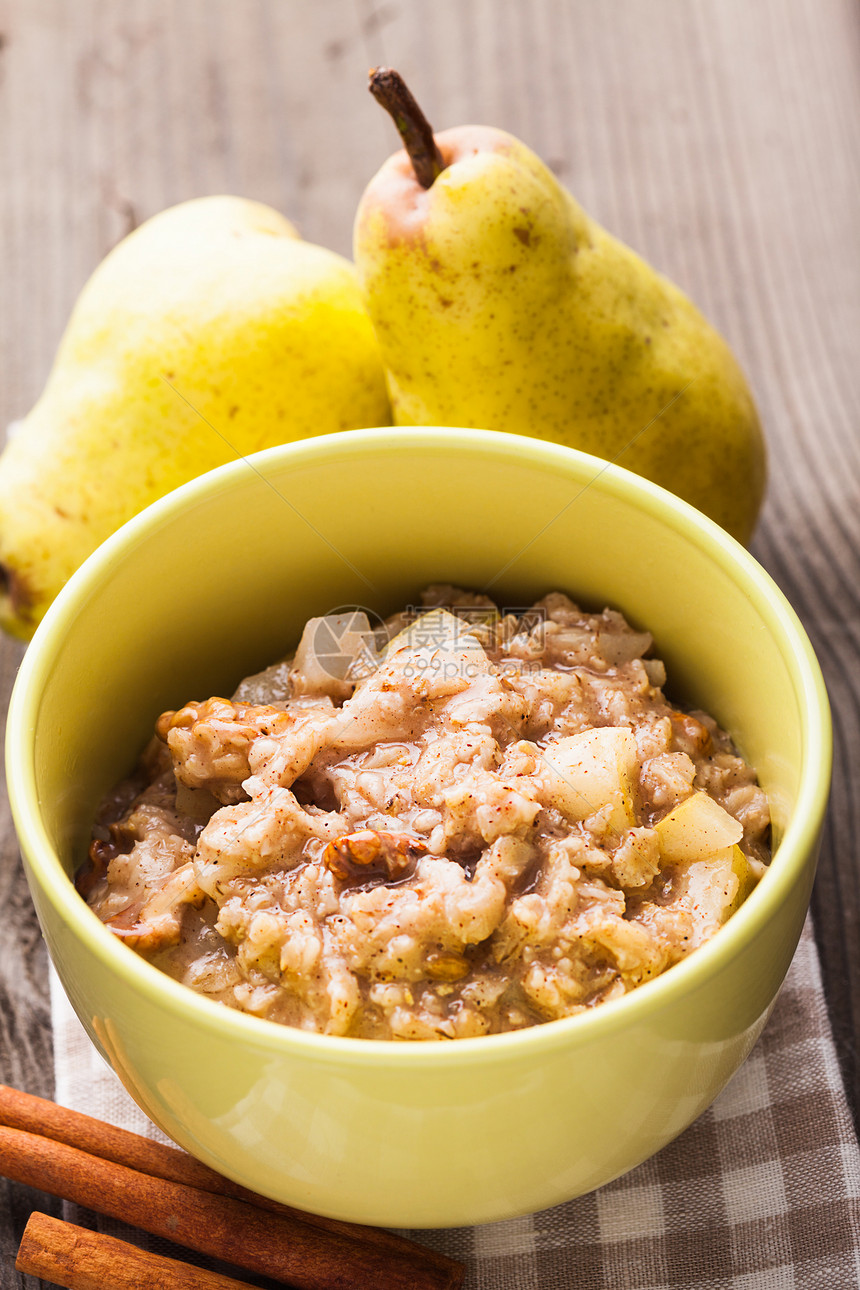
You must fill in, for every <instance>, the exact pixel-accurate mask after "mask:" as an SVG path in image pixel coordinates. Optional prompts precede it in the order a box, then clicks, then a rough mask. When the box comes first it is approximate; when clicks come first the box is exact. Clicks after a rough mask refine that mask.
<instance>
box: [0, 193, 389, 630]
mask: <svg viewBox="0 0 860 1290" xmlns="http://www.w3.org/2000/svg"><path fill="white" fill-rule="evenodd" d="M390 417H391V414H390V410H389V404H388V398H387V394H386V390H385V376H384V372H383V368H382V363H381V359H380V355H379V349H378V345H377V342H376V339H375V336H374V333H373V328H372V326H371V324H370V320H369V318H368V316H367V313H366V312H365V309H364V307H363V305H362V301H361V297H360V293H359V289H358V285H357V282H356V277H355V270H354V267H353V265H352V264H351V263H350V262H349V261H348V260H345V259H343V258H342V257H341V256H339V255H335V254H334V253H333V252H331V251H327V250H325V249H324V248H323V247H319V246H314V245H312V244H311V243H308V242H304V241H302V240H301V239H300V238H299V236H298V234H297V233H296V231H295V229H294V228H293V226H292V225H291V224H290V223H289V222H288V221H287V220H286V219H284V217H283V216H282V215H280V214H278V213H277V212H276V211H274V210H271V209H270V208H269V207H267V206H263V205H260V204H259V203H257V202H252V201H246V200H244V199H241V198H237V197H205V198H198V199H195V200H192V201H188V202H184V203H182V204H181V205H179V206H174V207H171V208H170V209H169V210H166V211H162V212H161V214H159V215H156V216H155V217H154V218H152V219H150V220H148V221H147V222H146V223H145V224H142V225H141V227H140V228H138V229H136V230H135V231H134V232H133V233H131V234H130V235H129V236H128V237H127V238H125V239H123V241H122V242H121V243H119V245H118V246H116V247H115V248H114V249H113V250H112V251H111V252H110V254H109V255H108V256H107V257H106V259H105V260H104V261H103V262H102V264H101V265H99V267H98V268H97V269H96V271H95V273H94V274H93V276H92V277H91V279H90V280H89V282H88V283H87V284H86V286H85V287H84V289H83V291H82V293H81V295H80V298H79V300H78V302H77V304H76V306H75V309H74V312H73V314H72V317H71V319H70V322H69V325H68V328H67V330H66V333H65V335H64V337H63V339H62V342H61V344H60V348H59V351H58V353H57V357H56V360H55V363H54V366H53V369H52V371H51V375H50V378H49V380H48V383H47V386H46V388H45V391H44V393H43V395H42V396H41V398H40V399H39V401H38V402H37V403H36V405H35V407H34V408H33V410H32V411H31V412H30V414H29V415H28V416H27V417H26V418H25V419H24V420H23V421H22V422H21V423H20V425H19V426H18V427H17V433H16V434H15V436H14V438H12V439H11V441H10V442H9V444H8V446H7V447H6V449H5V451H4V452H3V455H2V457H0V622H2V625H3V626H4V627H5V628H6V629H7V630H9V631H12V632H13V633H15V634H16V635H19V636H23V637H25V638H26V637H28V636H29V635H31V634H32V631H33V629H34V628H35V626H36V624H37V623H38V621H39V620H40V619H41V617H42V616H43V614H44V612H45V610H46V609H47V607H48V605H49V604H50V603H51V601H52V600H53V598H54V596H55V595H56V594H57V592H58V591H59V590H60V588H61V587H62V586H63V584H64V583H65V582H66V580H67V579H68V578H69V577H70V575H71V574H72V573H73V572H74V570H75V569H76V568H77V567H78V565H79V564H80V563H81V562H82V561H83V560H84V559H85V558H86V557H87V556H88V555H89V554H90V553H91V552H92V551H94V550H95V548H96V547H97V546H98V545H99V544H100V543H101V542H102V541H103V540H104V538H106V537H107V536H108V535H109V534H110V533H112V532H113V531H114V530H115V529H117V528H118V527H119V526H120V525H121V524H122V523H123V522H124V521H125V520H127V519H129V518H130V517H131V516H132V515H134V514H135V513H136V512H137V511H139V510H141V509H142V508H143V507H144V506H146V505H148V504H149V503H150V502H152V501H154V500H155V499H156V498H158V497H161V496H163V495H164V494H165V493H167V492H169V491H170V490H171V489H173V488H175V487H176V486H177V485H179V484H182V483H184V482H185V481H186V480H189V479H191V478H193V477H194V476H195V475H199V474H201V473H202V472H203V471H206V470H210V469H212V468H213V467H215V466H219V465H221V464H222V463H224V462H227V461H231V460H233V459H235V458H237V457H243V456H245V455H247V454H248V453H252V452H256V451H257V450H258V449H260V448H267V447H269V446H271V445H273V444H278V443H284V442H286V441H289V440H293V439H298V438H302V437H304V436H308V435H318V434H324V433H326V432H328V431H333V430H349V429H354V428H357V427H360V426H375V425H388V424H390Z"/></svg>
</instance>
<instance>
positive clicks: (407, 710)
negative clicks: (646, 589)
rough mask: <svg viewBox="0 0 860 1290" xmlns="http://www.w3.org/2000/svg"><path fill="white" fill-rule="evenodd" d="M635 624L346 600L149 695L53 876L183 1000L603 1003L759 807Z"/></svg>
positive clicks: (660, 964)
mask: <svg viewBox="0 0 860 1290" xmlns="http://www.w3.org/2000/svg"><path fill="white" fill-rule="evenodd" d="M651 644H652V642H651V638H650V636H649V635H648V634H647V633H645V632H640V631H636V630H634V629H633V628H631V627H630V626H629V625H628V624H627V623H626V622H625V620H624V619H623V618H622V616H621V615H620V614H619V613H617V612H615V611H613V610H610V609H607V610H604V611H603V613H600V614H589V613H586V612H583V611H582V610H580V609H579V608H578V607H577V606H576V605H575V604H574V603H573V602H572V601H571V600H569V599H568V597H567V596H565V595H563V594H561V593H557V592H555V593H552V594H550V595H547V596H545V597H544V598H543V599H542V600H540V601H538V602H537V604H535V605H533V606H531V607H529V608H528V609H517V610H515V611H510V610H507V609H504V608H501V609H500V608H499V607H497V606H496V605H495V604H493V603H492V601H490V600H489V599H488V598H487V597H485V596H481V595H477V594H472V593H469V592H465V591H461V590H459V589H457V588H454V587H450V586H434V587H430V588H429V589H428V590H427V591H426V592H425V593H424V595H423V597H422V604H421V605H420V606H419V607H418V608H417V609H415V610H407V611H405V612H404V613H402V614H399V615H396V616H395V617H394V618H392V619H390V620H389V621H388V622H387V623H385V624H382V623H377V625H376V627H375V628H374V626H373V624H372V623H371V621H370V619H369V618H368V616H367V615H366V614H364V613H362V612H359V611H345V612H342V613H337V614H334V615H332V616H328V617H325V618H321V619H312V620H311V621H310V622H309V623H308V624H307V626H306V628H305V630H304V633H303V635H302V638H301V641H300V643H299V646H298V649H297V651H296V653H295V655H294V656H293V657H292V658H290V659H288V660H286V661H284V662H282V663H278V664H276V665H275V666H273V667H271V668H269V669H268V671H266V672H263V673H260V674H259V675H257V676H254V677H250V678H248V679H247V680H246V681H244V682H243V683H242V684H241V685H240V687H239V689H238V690H237V692H236V694H234V696H233V697H232V698H231V699H226V698H217V697H216V698H208V699H205V700H203V701H200V702H198V701H194V702H189V703H186V704H185V706H184V707H182V708H180V709H178V710H177V711H175V712H174V711H171V712H165V713H164V714H163V715H162V716H161V717H160V719H159V721H158V723H157V726H156V734H155V737H154V738H153V739H152V741H151V743H150V744H149V745H148V747H147V748H146V750H145V752H144V754H143V757H142V759H141V762H140V765H139V767H138V769H137V771H136V773H135V774H134V775H133V776H132V777H131V779H129V780H127V781H125V782H124V783H123V784H121V785H120V786H119V787H118V788H117V789H116V790H115V791H114V792H113V793H112V794H111V795H110V796H109V798H108V799H107V800H106V801H105V803H104V804H103V807H102V810H101V813H100V817H99V820H98V822H97V824H96V827H95V830H94V837H93V842H92V845H91V848H90V860H89V864H88V865H87V866H86V867H85V869H84V870H82V872H81V874H80V875H79V877H78V886H79V890H80V891H81V892H82V894H83V895H84V896H85V897H86V899H87V900H88V901H89V903H90V905H91V906H92V908H93V909H94V910H95V912H96V913H97V914H98V916H99V917H100V918H101V919H102V920H103V921H104V922H105V923H106V924H107V926H108V927H110V929H111V930H112V931H113V932H114V933H115V934H116V935H117V936H118V937H120V938H121V939H122V940H123V941H124V942H125V943H126V944H127V945H129V946H131V947H132V948H133V949H135V950H136V951H137V952H138V953H140V954H141V955H143V956H144V957H145V958H146V959H148V960H149V961H150V962H151V963H153V964H155V965H156V966H157V967H159V968H161V969H162V970H164V971H165V972H167V973H169V974H170V975H171V976H173V977H175V978H176V979H177V980H179V981H181V982H184V983H185V984H186V985H188V986H190V987H191V988H193V989H194V990H197V991H200V992H201V993H203V994H205V995H207V996H208V997H209V998H211V999H213V1000H216V1001H219V1002H221V1003H223V1004H226V1005H228V1006H230V1007H233V1008H239V1009H242V1010H243V1011H246V1012H249V1013H253V1014H255V1015H256V1016H259V1017H264V1018H267V1019H269V1020H272V1021H275V1022H280V1023H283V1024H286V1025H289V1026H296V1027H300V1028H302V1029H305V1030H312V1031H317V1032H321V1033H325V1034H329V1035H347V1036H354V1037H358V1038H372V1039H401V1040H407V1039H457V1038H463V1037H469V1036H478V1035H486V1034H490V1033H495V1032H500V1031H507V1030H513V1029H518V1028H521V1027H524V1026H531V1025H535V1024H537V1023H540V1022H546V1021H551V1020H554V1019H556V1018H560V1017H568V1016H571V1015H572V1014H575V1013H578V1012H581V1011H583V1010H585V1009H589V1008H593V1007H595V1006H596V1005H597V1004H600V1003H603V1002H606V1001H607V1000H611V999H615V998H617V997H619V996H620V995H623V994H624V993H625V992H627V991H629V990H631V989H633V988H635V987H637V986H639V985H641V984H643V983H644V982H647V981H648V980H650V979H651V978H652V977H655V976H657V975H658V974H660V973H662V972H664V971H665V970H666V969H667V968H670V967H671V966H672V965H673V964H674V963H677V962H678V961H679V960H680V959H682V958H684V957H685V956H686V955H688V954H689V953H690V952H691V951H694V950H695V949H696V948H697V947H698V946H700V945H701V944H702V943H703V942H704V941H706V940H708V938H709V937H711V936H712V935H713V934H714V933H715V932H717V931H718V929H719V928H720V926H721V925H722V924H723V923H724V922H725V920H726V919H727V918H728V917H729V916H730V915H731V914H732V913H733V911H734V910H735V909H736V908H737V906H738V905H739V904H740V902H741V901H742V900H743V899H744V898H745V897H746V895H747V894H748V893H749V891H750V890H751V889H752V887H753V886H754V885H755V883H756V881H757V880H758V878H759V877H760V876H761V874H762V873H763V871H764V866H765V864H766V862H767V859H768V851H767V840H768V833H769V816H768V807H767V800H766V798H765V795H764V793H763V791H762V790H761V788H759V786H758V785H757V783H756V778H755V774H754V772H753V770H752V769H751V768H750V767H749V766H748V765H747V764H746V763H745V762H744V761H743V760H742V759H741V757H739V756H738V754H737V752H736V751H735V749H734V747H733V746H732V743H731V740H730V739H729V737H728V735H727V734H726V733H725V732H724V731H722V730H721V729H719V727H718V726H717V724H716V722H715V721H713V720H712V719H711V717H709V716H708V715H707V714H706V713H704V712H699V711H692V712H691V711H682V710H681V709H680V708H678V707H676V706H673V704H672V703H671V702H670V701H669V700H668V699H667V698H666V697H665V696H664V694H663V685H664V683H665V679H666V678H665V671H664V668H663V664H662V663H661V662H660V661H659V660H658V659H656V658H653V657H651Z"/></svg>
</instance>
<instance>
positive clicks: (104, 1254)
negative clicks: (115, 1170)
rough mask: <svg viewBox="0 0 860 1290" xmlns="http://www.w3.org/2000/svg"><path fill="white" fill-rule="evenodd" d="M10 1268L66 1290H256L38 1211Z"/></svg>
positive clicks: (26, 1228) (230, 1278) (240, 1282)
mask: <svg viewBox="0 0 860 1290" xmlns="http://www.w3.org/2000/svg"><path fill="white" fill-rule="evenodd" d="M15 1267H16V1268H17V1270H18V1271H19V1272H27V1273H29V1275H30V1276H33V1277H43V1278H44V1279H45V1280H46V1281H50V1282H51V1283H52V1284H53V1285H57V1286H63V1287H64V1288H65V1290H141V1287H142V1286H145V1287H146V1290H256V1287H255V1286H252V1285H250V1284H249V1283H248V1282H247V1281H234V1280H233V1278H232V1277H222V1276H221V1274H220V1273H219V1272H207V1271H206V1269H205V1268H198V1267H194V1266H193V1265H192V1264H190V1263H182V1262H180V1261H179V1260H178V1259H168V1258H165V1257H164V1255H161V1254H150V1253H149V1252H148V1251H147V1250H141V1249H138V1247H137V1246H136V1245H129V1243H128V1241H118V1240H117V1239H116V1238H115V1237H113V1236H104V1235H102V1234H101V1233H100V1232H90V1231H88V1229H87V1228H85V1227H77V1226H76V1225H75V1224H74V1223H64V1222H62V1220H61V1219H59V1218H51V1217H49V1215H48V1214H40V1213H38V1212H36V1213H34V1214H31V1215H30V1219H29V1222H28V1223H27V1226H26V1227H25V1228H24V1235H23V1237H22V1239H21V1244H20V1246H19V1247H18V1257H17V1259H16V1260H15Z"/></svg>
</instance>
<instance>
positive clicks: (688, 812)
mask: <svg viewBox="0 0 860 1290" xmlns="http://www.w3.org/2000/svg"><path fill="white" fill-rule="evenodd" d="M654 827H655V829H656V830H657V836H658V838H659V840H660V854H661V855H662V857H663V859H664V860H669V861H679V862H683V861H691V860H701V859H703V858H704V857H706V856H712V855H713V854H714V853H715V852H717V851H722V850H724V849H725V848H726V847H732V846H734V844H735V843H736V842H740V840H741V838H742V837H743V835H744V831H743V826H742V825H741V824H740V823H739V822H738V821H737V820H736V819H735V818H734V816H732V815H729V813H728V811H726V810H724V809H723V807H722V806H720V804H719V802H715V801H714V799H713V798H712V797H709V796H708V794H707V793H694V794H693V796H692V797H688V798H687V799H686V800H685V801H683V802H681V803H679V805H678V806H676V807H675V808H674V809H673V810H671V811H670V812H669V814H668V815H666V816H664V817H663V819H662V820H659V821H658V822H657V824H655V826H654Z"/></svg>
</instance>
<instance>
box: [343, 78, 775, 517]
mask: <svg viewBox="0 0 860 1290" xmlns="http://www.w3.org/2000/svg"><path fill="white" fill-rule="evenodd" d="M371 90H372V92H373V93H374V96H375V97H376V98H377V99H379V101H380V102H382V103H383V106H385V107H386V108H387V109H388V110H389V111H390V112H391V114H392V116H393V117H394V120H395V124H396V125H397V127H398V129H399V131H400V133H401V136H402V137H403V139H404V142H405V144H406V150H405V151H402V152H399V153H397V154H396V155H394V156H393V157H391V158H390V159H389V160H388V161H387V162H386V163H385V164H384V165H383V166H382V168H381V170H380V171H379V172H378V173H377V175H376V176H375V177H374V178H373V179H372V180H371V182H370V184H369V185H368V187H367V189H366V191H365V193H364V195H363V197H362V200H361V203H360V205H359V209H358V213H357V217H356V224H355V241H354V255H355V261H356V266H357V268H358V272H359V277H360V280H361V284H362V289H363V292H364V300H365V303H366V305H367V308H368V311H369V313H370V316H371V318H372V319H373V323H374V326H375V328H376V333H377V336H378V337H379V342H380V346H381V349H382V356H383V360H384V363H385V366H386V371H387V375H388V383H389V391H390V394H391V401H392V407H393V411H394V416H395V420H396V422H397V423H398V424H402V425H422V424H427V425H451V426H470V427H478V428H483V429H488V430H506V431H512V432H515V433H517V434H526V435H533V436H537V437H539V438H542V439H550V440H554V441H556V442H559V443H563V444H567V445H569V446H570V447H574V448H581V449H583V450H584V451H586V452H591V453H595V454H597V455H598V456H600V457H603V458H605V459H608V460H611V461H614V462H617V463H618V464H619V465H622V466H626V467H628V468H629V469H631V470H634V471H637V472H638V473H639V474H641V475H644V476H646V477H647V478H648V479H651V480H654V481H655V482H656V483H658V484H662V485H663V486H664V487H666V488H669V489H671V490H673V491H674V492H675V493H677V494H679V495H680V496H681V497H683V498H685V499H686V500H687V501H688V502H692V503H693V505H695V506H697V507H698V508H699V509H700V510H702V511H704V512H706V513H707V514H708V515H710V516H711V517H712V518H713V519H715V520H716V521H717V522H718V523H720V524H721V525H723V526H724V527H725V528H726V529H728V530H729V532H731V533H733V534H734V535H735V536H736V537H738V538H740V539H741V540H743V541H745V540H747V539H748V538H749V536H750V533H751V532H752V529H753V526H754V524H755V520H756V516H757V514H758V511H759V507H760V504H761V499H762V494H763V490H764V482H765V450H764V442H763V438H762V433H761V428H760V425H759V419H758V415H757V413H756V409H755V405H754V403H753V399H752V397H751V395H750V391H749V389H748V387H747V384H746V381H745V379H744V376H743V374H742V373H741V371H740V368H739V367H738V364H737V362H736V361H735V359H734V357H733V355H732V353H731V352H730V350H729V348H728V346H727V344H726V343H725V341H724V340H723V339H722V338H721V337H720V336H719V335H718V333H717V332H716V331H715V330H714V329H713V327H711V326H710V324H709V323H708V322H706V320H705V319H704V318H703V317H702V315H701V313H699V311H698V310H697V309H696V308H695V306H694V305H693V304H691V302H690V301H689V300H688V299H687V297H686V296H685V295H684V294H683V293H682V292H681V291H680V290H679V289H678V288H677V287H676V286H674V285H673V284H672V283H671V282H669V281H667V279H666V278H664V277H662V276H661V275H660V274H659V273H657V272H656V271H655V270H654V269H653V268H651V267H650V265H648V264H646V263H645V262H644V261H643V260H641V259H640V258H639V256H637V255H636V254H634V252H633V251H632V250H630V249H629V247H627V246H625V245H623V244H622V243H621V242H619V241H617V240H616V239H615V238H614V237H612V236H611V235H610V234H609V233H607V232H606V231H605V230H604V229H603V228H601V227H600V226H599V225H598V224H597V223H595V221H594V220H593V219H591V218H589V216H588V215H587V214H586V213H585V212H584V211H583V210H582V209H581V207H580V206H579V205H578V204H577V203H576V202H575V201H574V199H573V198H572V197H571V196H570V194H569V193H568V192H567V191H566V190H565V189H564V188H563V187H562V186H561V185H560V184H559V183H558V181H557V180H556V178H555V177H554V175H553V174H552V173H551V172H550V171H549V170H548V168H547V167H546V166H545V165H544V164H543V162H542V161H541V160H540V159H539V158H538V157H537V156H536V155H535V154H534V153H533V152H532V151H530V149H529V148H527V147H526V146H525V145H524V144H523V143H521V142H520V141H519V140H517V139H515V138H513V137H512V136H511V135H509V134H505V133H504V132H502V131H501V130H495V129H490V128H487V127H484V126H462V127H458V128H456V129H452V130H445V131H443V132H441V133H440V134H438V135H436V136H435V138H434V136H433V133H432V130H431V128H430V126H429V124H428V123H427V121H426V118H424V116H423V114H422V113H421V111H420V108H418V106H417V105H416V103H415V101H414V99H413V98H412V96H411V94H410V93H409V91H408V89H407V88H406V87H405V85H404V84H403V82H402V80H401V79H400V77H399V76H398V75H397V73H396V72H392V71H391V70H390V69H387V68H381V69H378V70H377V71H376V72H374V73H372V74H371Z"/></svg>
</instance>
